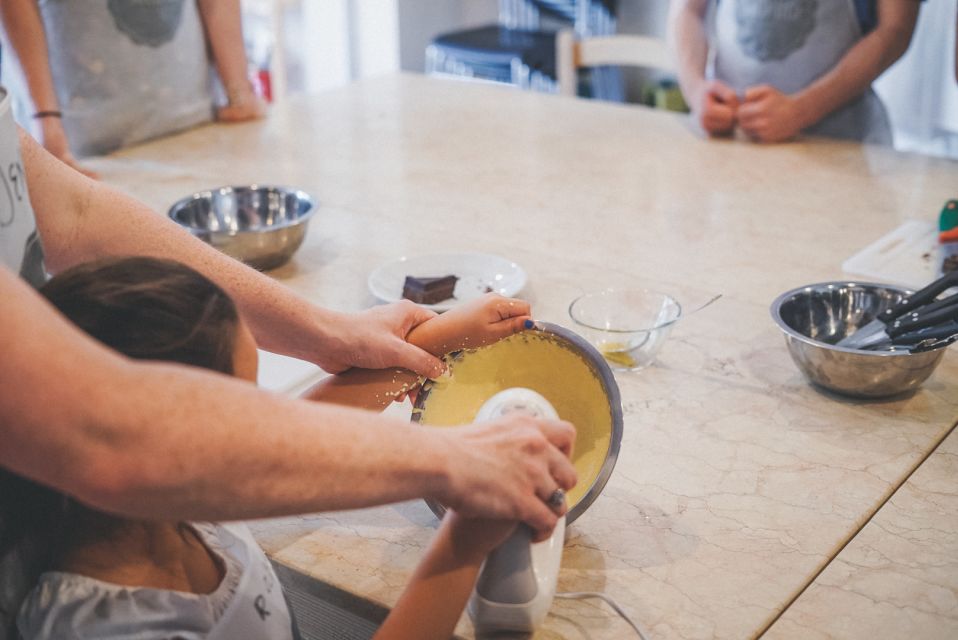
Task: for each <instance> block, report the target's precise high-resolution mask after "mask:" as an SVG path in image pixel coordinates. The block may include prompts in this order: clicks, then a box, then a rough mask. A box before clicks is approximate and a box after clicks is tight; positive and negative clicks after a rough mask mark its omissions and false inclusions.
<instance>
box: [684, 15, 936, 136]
mask: <svg viewBox="0 0 958 640" xmlns="http://www.w3.org/2000/svg"><path fill="white" fill-rule="evenodd" d="M710 5H711V6H714V8H715V27H714V34H712V36H711V37H709V34H708V31H707V29H706V16H707V14H708V12H709V9H710ZM918 8H919V0H787V1H783V0H714V2H713V0H672V15H671V28H670V31H671V39H672V44H673V47H674V49H675V51H676V53H677V56H678V70H679V84H680V85H681V87H682V93H683V95H684V96H685V100H686V102H687V103H688V104H689V106H690V107H691V108H692V112H693V114H694V116H695V118H696V119H697V120H698V122H699V123H700V124H701V126H702V128H703V129H704V130H705V131H706V132H707V133H708V134H710V135H724V134H729V133H731V132H732V131H733V130H734V129H735V128H736V127H739V128H741V129H742V131H743V132H744V133H745V134H746V135H748V136H749V137H750V138H752V139H754V140H756V141H759V142H780V141H783V140H788V139H790V138H793V137H795V136H796V135H798V134H799V133H800V132H802V131H805V132H807V133H811V134H813V135H823V136H829V137H835V138H846V139H852V140H860V141H862V142H870V143H875V144H885V145H890V144H891V142H892V140H891V129H890V126H889V123H888V117H887V115H886V113H885V108H884V106H883V105H882V103H881V100H879V98H878V96H877V95H876V94H875V92H874V91H872V89H871V84H872V82H873V81H874V80H875V79H876V78H877V77H878V76H879V75H881V74H882V73H883V72H884V71H885V69H887V68H888V67H890V66H891V65H892V63H894V62H895V61H896V60H898V58H900V57H901V56H902V54H904V53H905V51H906V50H907V49H908V45H909V43H910V41H911V35H912V32H913V31H914V29H915V23H916V21H917V19H918ZM710 54H711V55H712V56H714V64H713V65H711V66H712V67H713V68H712V69H709V68H708V67H709V64H708V61H709V57H710Z"/></svg>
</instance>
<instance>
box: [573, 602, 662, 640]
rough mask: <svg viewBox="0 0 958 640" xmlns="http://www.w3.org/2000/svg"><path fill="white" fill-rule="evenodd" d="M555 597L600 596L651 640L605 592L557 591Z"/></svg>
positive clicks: (643, 639) (639, 632)
mask: <svg viewBox="0 0 958 640" xmlns="http://www.w3.org/2000/svg"><path fill="white" fill-rule="evenodd" d="M555 597H556V598H565V599H566V600H585V599H586V598H599V599H600V600H604V601H605V603H606V604H607V605H609V606H610V607H612V609H614V610H615V612H616V613H617V614H619V615H620V616H621V617H622V619H623V620H625V621H626V623H628V625H629V626H630V627H632V628H633V629H634V630H635V632H636V633H637V634H638V635H639V638H641V640H649V636H648V635H646V634H645V633H643V632H642V629H641V628H640V627H639V625H638V624H636V623H635V622H633V621H632V618H630V617H629V616H628V614H626V612H625V611H623V610H622V607H620V606H619V605H618V604H617V603H616V602H615V600H613V599H612V598H610V597H609V596H607V595H605V594H604V593H593V592H591V591H568V592H566V593H557V594H555Z"/></svg>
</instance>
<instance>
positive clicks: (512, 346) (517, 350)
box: [419, 331, 612, 509]
mask: <svg viewBox="0 0 958 640" xmlns="http://www.w3.org/2000/svg"><path fill="white" fill-rule="evenodd" d="M447 363H448V364H449V371H450V375H449V376H448V377H447V376H443V378H442V379H440V380H438V381H436V382H434V383H431V386H430V390H429V395H428V396H427V398H426V401H425V407H424V408H423V410H422V414H421V416H420V420H419V421H420V423H421V424H425V425H433V426H455V425H461V424H468V423H470V422H473V420H474V419H475V417H476V414H477V413H479V409H480V408H481V407H482V405H483V404H484V403H485V402H486V400H488V399H489V398H491V397H492V396H493V395H495V394H496V393H497V392H499V391H502V390H503V389H508V388H510V387H526V388H527V389H532V390H533V391H537V392H538V393H540V394H542V396H544V397H545V399H546V400H548V401H549V402H550V403H551V404H552V406H553V407H555V410H556V413H558V414H559V417H560V418H562V419H563V420H568V421H569V422H571V423H572V424H573V425H575V428H576V441H575V450H574V451H573V452H572V462H573V464H574V465H575V469H576V472H577V473H578V475H579V483H578V484H577V485H576V486H575V488H574V489H572V491H570V492H569V493H568V504H569V509H572V508H573V507H574V506H575V505H577V504H578V503H579V501H580V500H581V499H582V497H583V496H584V495H585V494H586V493H587V492H588V490H589V488H590V487H591V486H592V484H593V483H594V482H595V480H596V478H597V477H598V475H599V470H600V469H601V468H602V463H603V462H604V461H605V458H606V454H607V452H608V451H609V444H610V441H611V436H612V412H611V410H610V408H609V402H608V398H607V396H606V394H605V391H604V389H603V387H602V382H601V380H600V379H599V377H598V376H597V375H596V373H595V372H594V370H593V368H592V366H591V365H590V364H589V362H588V361H587V360H586V359H584V358H583V357H582V356H581V355H579V354H578V353H576V351H574V350H573V348H572V347H571V346H570V345H569V344H568V343H566V342H565V341H564V340H562V339H561V338H558V337H556V336H554V335H552V334H548V333H540V332H533V331H526V332H523V333H519V334H516V335H514V336H511V337H509V338H506V339H505V340H501V341H499V342H497V343H495V344H493V345H490V346H487V347H482V348H480V349H476V350H471V351H465V352H463V353H462V354H460V355H459V356H458V357H456V358H449V357H447Z"/></svg>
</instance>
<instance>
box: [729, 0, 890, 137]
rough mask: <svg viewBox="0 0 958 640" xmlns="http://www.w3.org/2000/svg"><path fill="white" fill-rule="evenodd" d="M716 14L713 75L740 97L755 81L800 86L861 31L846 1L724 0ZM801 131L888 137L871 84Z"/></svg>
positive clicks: (786, 89) (832, 62)
mask: <svg viewBox="0 0 958 640" xmlns="http://www.w3.org/2000/svg"><path fill="white" fill-rule="evenodd" d="M715 20H716V23H715V43H714V49H715V67H714V76H715V78H716V79H717V80H721V81H722V82H725V83H727V84H728V85H729V86H731V87H732V88H733V89H734V90H735V91H736V92H737V93H738V94H739V96H742V95H744V93H745V90H746V89H748V88H749V87H753V86H755V85H759V84H769V85H771V86H773V87H775V88H776V89H778V90H779V91H781V92H783V93H786V94H791V93H795V92H797V91H800V90H802V89H804V88H805V87H807V86H808V85H810V84H812V83H813V82H814V81H815V80H817V79H818V78H820V77H821V76H823V75H824V74H826V73H827V72H828V71H829V70H831V69H832V68H834V67H835V66H836V65H837V64H838V62H839V61H840V60H841V59H842V58H843V57H844V55H845V54H846V53H847V52H848V50H849V49H851V48H852V47H853V46H854V45H855V44H856V43H857V42H858V41H859V40H861V38H862V32H861V27H860V26H859V24H858V17H857V15H856V13H855V6H854V3H853V1H852V0H722V1H721V2H719V3H718V11H717V13H716V17H715ZM805 132H806V133H810V134H813V135H822V136H829V137H834V138H847V139H852V140H860V141H862V142H868V143H873V144H885V145H890V144H891V128H890V126H889V124H888V116H887V115H886V114H885V109H884V107H883V106H882V103H881V101H880V100H879V99H878V96H876V95H875V93H874V92H873V91H872V90H871V89H869V90H868V91H866V92H865V93H864V94H862V96H861V97H859V98H857V99H856V100H853V101H852V102H851V103H849V104H847V105H845V106H844V107H841V108H839V109H838V110H836V111H835V112H833V113H831V114H829V115H828V116H826V117H825V118H824V119H822V120H821V121H820V122H818V123H816V124H815V125H813V126H811V127H809V128H808V129H806V130H805Z"/></svg>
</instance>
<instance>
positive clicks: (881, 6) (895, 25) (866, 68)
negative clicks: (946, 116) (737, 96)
mask: <svg viewBox="0 0 958 640" xmlns="http://www.w3.org/2000/svg"><path fill="white" fill-rule="evenodd" d="M919 8H920V3H919V2H918V0H878V24H877V26H876V27H875V28H874V29H873V30H872V31H871V32H870V33H869V34H868V35H866V36H865V37H864V38H862V39H861V40H860V41H859V42H858V43H857V44H855V45H854V46H853V47H852V48H851V49H849V50H848V52H847V53H846V54H845V56H844V57H843V58H842V59H841V60H840V61H839V62H838V64H837V65H835V67H834V68H832V69H831V70H830V71H828V72H827V73H825V74H824V75H823V76H821V77H820V78H818V79H817V80H815V82H813V83H812V84H810V85H809V86H808V87H806V88H805V89H803V90H801V91H799V92H797V93H795V94H792V95H786V94H784V93H782V92H780V91H778V90H777V89H775V88H774V87H771V86H769V85H759V86H757V87H752V88H749V89H748V91H746V93H745V100H744V102H743V104H742V106H741V107H740V108H739V124H740V125H741V127H742V130H743V131H744V132H745V133H747V134H748V135H749V136H751V137H752V138H754V139H756V140H758V141H760V142H780V141H782V140H787V139H789V138H792V137H794V136H795V135H797V134H798V133H799V132H800V131H801V130H802V129H806V128H808V127H810V126H812V125H813V124H815V123H816V122H818V121H819V120H821V119H822V118H824V117H825V116H827V115H828V114H830V113H832V112H833V111H835V110H836V109H838V108H840V107H842V106H844V105H846V104H848V103H849V102H851V101H852V100H854V99H856V98H858V97H859V96H860V95H861V94H862V93H864V92H865V91H866V90H867V89H868V88H869V87H870V86H871V84H872V82H873V81H874V80H875V78H877V77H878V76H880V75H881V74H882V73H883V72H884V71H885V69H887V68H888V67H890V66H891V65H892V63H894V62H895V61H896V60H898V59H899V58H900V57H901V56H902V55H903V54H904V53H905V51H907V50H908V45H909V44H910V43H911V36H912V34H913V33H914V31H915V23H916V22H917V20H918V10H919Z"/></svg>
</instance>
